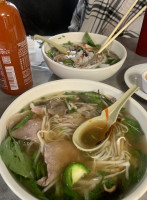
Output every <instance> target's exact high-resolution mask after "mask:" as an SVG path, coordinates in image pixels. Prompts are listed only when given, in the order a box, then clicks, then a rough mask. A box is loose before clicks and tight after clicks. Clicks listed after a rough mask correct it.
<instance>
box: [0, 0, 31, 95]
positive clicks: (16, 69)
mask: <svg viewBox="0 0 147 200" xmlns="http://www.w3.org/2000/svg"><path fill="white" fill-rule="evenodd" d="M0 85H1V89H2V90H3V91H4V92H5V93H7V94H12V95H13V94H20V93H23V92H24V91H26V90H28V89H30V88H31V87H32V85H33V81H32V73H31V67H30V60H29V54H28V46H27V40H26V32H25V29H24V26H23V23H22V20H21V17H20V14H19V12H18V9H17V8H16V7H15V6H14V5H13V4H12V3H10V2H7V1H5V0H0Z"/></svg>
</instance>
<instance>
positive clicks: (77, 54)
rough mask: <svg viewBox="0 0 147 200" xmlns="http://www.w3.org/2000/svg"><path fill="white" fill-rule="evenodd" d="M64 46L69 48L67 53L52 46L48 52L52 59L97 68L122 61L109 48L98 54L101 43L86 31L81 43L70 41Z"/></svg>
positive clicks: (65, 63)
mask: <svg viewBox="0 0 147 200" xmlns="http://www.w3.org/2000/svg"><path fill="white" fill-rule="evenodd" d="M63 37H64V35H63ZM62 46H64V47H65V48H66V49H67V55H65V54H62V53H60V52H59V51H58V50H57V49H56V48H55V47H52V48H51V49H50V50H49V51H48V52H46V54H47V56H48V57H49V58H51V59H52V60H54V61H56V62H58V63H60V64H63V65H66V66H69V67H75V68H84V69H95V68H98V67H108V66H109V65H113V64H115V63H117V62H119V61H120V59H119V57H118V56H117V55H116V54H115V53H113V52H112V51H110V50H109V49H105V50H104V51H103V52H102V53H101V54H97V52H98V50H99V49H100V45H99V44H95V43H94V42H93V41H92V39H91V38H90V36H89V34H88V33H85V35H84V37H83V41H81V43H72V42H71V41H68V42H67V43H64V44H62ZM95 64H97V65H95Z"/></svg>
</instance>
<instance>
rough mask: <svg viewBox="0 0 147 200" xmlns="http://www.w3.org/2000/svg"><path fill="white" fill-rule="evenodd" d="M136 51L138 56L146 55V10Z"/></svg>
mask: <svg viewBox="0 0 147 200" xmlns="http://www.w3.org/2000/svg"><path fill="white" fill-rule="evenodd" d="M136 53H137V54H138V55H140V56H144V57H147V10H146V12H145V16H144V20H143V24H142V28H141V32H140V36H139V40H138V44H137V48H136Z"/></svg>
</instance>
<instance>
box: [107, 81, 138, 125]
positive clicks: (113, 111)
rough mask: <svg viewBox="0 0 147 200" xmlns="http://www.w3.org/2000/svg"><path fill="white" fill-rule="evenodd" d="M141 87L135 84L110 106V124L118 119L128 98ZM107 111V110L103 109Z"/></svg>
mask: <svg viewBox="0 0 147 200" xmlns="http://www.w3.org/2000/svg"><path fill="white" fill-rule="evenodd" d="M138 89H139V87H138V86H136V85H134V86H132V87H131V88H130V89H129V90H127V91H126V92H125V93H124V94H123V95H122V96H121V97H120V98H119V99H118V100H117V101H116V102H115V103H114V104H113V105H111V106H110V107H108V124H109V125H110V126H111V125H112V124H114V123H115V122H116V120H117V117H118V114H119V112H120V110H121V108H122V107H123V106H124V104H125V103H126V102H127V101H128V99H129V98H130V97H131V96H132V95H133V94H134V93H135V92H136V91H137V90H138ZM103 112H105V111H103Z"/></svg>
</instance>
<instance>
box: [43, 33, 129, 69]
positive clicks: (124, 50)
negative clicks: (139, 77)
mask: <svg viewBox="0 0 147 200" xmlns="http://www.w3.org/2000/svg"><path fill="white" fill-rule="evenodd" d="M78 33H79V34H84V33H85V32H68V33H61V34H57V35H55V36H52V37H50V39H54V38H56V37H60V36H62V35H63V34H66V35H68V34H78ZM90 34H94V35H99V36H103V37H104V38H107V36H105V35H101V34H96V33H90ZM113 42H115V43H117V44H118V45H119V46H120V47H121V48H122V50H123V52H124V56H123V58H122V59H121V60H120V61H119V62H117V63H115V64H114V65H109V66H108V67H103V68H95V69H85V68H81V69H80V68H73V67H69V66H66V65H62V64H59V63H57V62H56V61H54V60H52V59H51V58H49V57H48V56H47V55H46V53H45V46H46V45H47V43H46V42H45V43H44V44H43V46H42V48H41V50H42V53H43V55H44V56H45V57H46V58H47V59H49V60H50V61H51V62H53V63H55V64H56V65H58V66H60V67H62V68H64V69H68V70H71V71H79V72H81V70H82V71H93V72H94V71H97V70H98V71H105V70H107V69H113V68H115V67H116V65H118V64H119V63H120V62H124V61H125V59H126V57H127V50H126V48H125V47H124V46H123V45H122V44H121V43H120V42H118V41H117V40H114V41H113Z"/></svg>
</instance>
